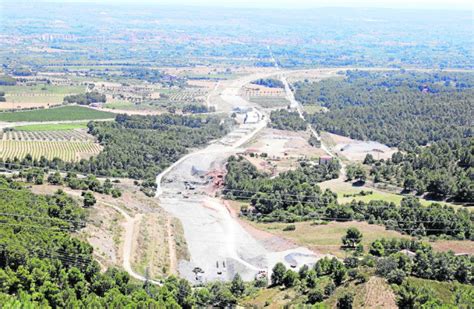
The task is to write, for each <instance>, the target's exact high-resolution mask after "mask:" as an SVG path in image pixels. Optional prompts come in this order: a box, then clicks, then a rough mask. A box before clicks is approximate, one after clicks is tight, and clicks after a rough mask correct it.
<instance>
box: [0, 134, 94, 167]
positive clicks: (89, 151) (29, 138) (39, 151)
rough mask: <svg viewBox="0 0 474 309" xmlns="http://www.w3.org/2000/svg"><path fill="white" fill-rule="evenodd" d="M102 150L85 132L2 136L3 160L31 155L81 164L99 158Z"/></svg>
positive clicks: (0, 147) (0, 145)
mask: <svg viewBox="0 0 474 309" xmlns="http://www.w3.org/2000/svg"><path fill="white" fill-rule="evenodd" d="M100 151H101V146H100V145H99V144H97V143H96V142H95V139H94V137H93V136H91V135H89V134H87V133H86V131H85V130H78V129H75V130H57V131H44V130H43V131H42V130H39V131H28V130H27V131H6V132H2V133H0V158H2V159H3V160H5V159H14V158H15V157H16V158H19V159H20V158H23V157H25V156H26V155H27V154H31V156H32V157H33V158H35V159H38V158H40V157H41V156H44V157H46V158H48V159H53V158H54V157H58V158H61V159H63V160H64V161H69V162H71V161H78V160H80V159H85V158H88V157H90V156H92V155H96V154H98V153H99V152H100Z"/></svg>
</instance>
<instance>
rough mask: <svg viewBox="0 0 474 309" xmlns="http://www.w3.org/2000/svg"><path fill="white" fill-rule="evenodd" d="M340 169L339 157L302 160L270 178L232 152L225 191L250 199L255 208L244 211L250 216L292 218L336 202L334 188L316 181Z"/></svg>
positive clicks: (301, 216)
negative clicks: (324, 161)
mask: <svg viewBox="0 0 474 309" xmlns="http://www.w3.org/2000/svg"><path fill="white" fill-rule="evenodd" d="M339 169H340V165H339V162H338V161H336V160H334V161H331V162H328V163H327V164H321V165H316V164H312V163H311V162H304V161H303V162H300V167H299V168H297V169H296V170H294V171H288V172H284V173H281V174H279V175H278V176H277V177H275V178H269V175H267V174H265V173H262V172H259V171H258V170H257V169H256V168H255V166H254V165H252V164H251V163H250V162H249V161H247V160H246V159H244V158H243V157H235V156H231V157H230V158H229V159H228V161H227V174H226V176H225V187H224V190H223V193H224V194H225V195H226V197H227V198H230V199H241V200H249V201H251V205H252V207H253V209H252V210H248V211H246V212H245V213H246V215H247V216H249V217H252V218H255V219H256V218H257V217H258V218H259V220H264V221H286V222H292V221H296V220H301V219H302V218H306V217H307V216H309V215H310V214H312V213H314V212H315V211H317V210H318V209H321V208H325V207H327V206H328V205H330V204H333V203H335V202H336V195H335V194H334V193H333V192H331V191H329V190H326V191H324V192H322V191H321V189H320V188H319V187H318V186H317V185H316V183H318V182H321V181H325V180H329V179H334V178H337V177H338V175H339Z"/></svg>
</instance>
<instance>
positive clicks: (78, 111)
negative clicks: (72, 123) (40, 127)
mask: <svg viewBox="0 0 474 309" xmlns="http://www.w3.org/2000/svg"><path fill="white" fill-rule="evenodd" d="M112 118H115V114H114V113H110V112H104V111H98V110H94V109H91V108H87V107H82V106H62V107H55V108H49V109H38V110H32V111H17V112H4V113H0V121H5V122H22V121H25V122H28V121H31V122H33V121H37V122H42V121H67V120H96V119H112Z"/></svg>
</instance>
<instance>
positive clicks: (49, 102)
mask: <svg viewBox="0 0 474 309" xmlns="http://www.w3.org/2000/svg"><path fill="white" fill-rule="evenodd" d="M0 91H4V92H5V98H6V102H3V103H1V104H0V109H24V108H38V107H48V106H53V105H58V104H61V103H62V102H63V99H64V97H65V96H66V95H70V94H78V93H82V92H84V87H83V86H59V85H46V84H38V85H33V86H0Z"/></svg>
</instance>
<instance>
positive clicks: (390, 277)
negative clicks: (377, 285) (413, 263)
mask: <svg viewBox="0 0 474 309" xmlns="http://www.w3.org/2000/svg"><path fill="white" fill-rule="evenodd" d="M386 277H387V281H388V283H394V284H397V285H400V284H402V283H403V281H404V280H405V277H406V274H405V272H404V271H403V270H401V269H394V270H392V271H391V272H390V273H388V274H387V276H386Z"/></svg>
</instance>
